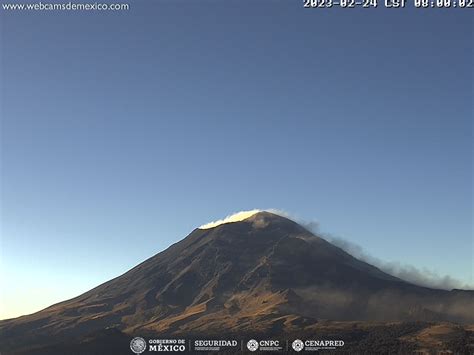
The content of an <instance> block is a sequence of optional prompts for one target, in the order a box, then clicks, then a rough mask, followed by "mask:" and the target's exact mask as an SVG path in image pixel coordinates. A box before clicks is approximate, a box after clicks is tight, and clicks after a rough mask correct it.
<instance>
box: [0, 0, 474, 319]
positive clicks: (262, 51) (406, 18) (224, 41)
mask: <svg viewBox="0 0 474 355" xmlns="http://www.w3.org/2000/svg"><path fill="white" fill-rule="evenodd" d="M131 5H132V9H131V10H130V11H128V12H120V13H115V12H114V13H110V12H109V13H103V12H102V13H85V12H76V13H66V12H59V13H58V12H56V13H46V12H28V13H25V12H23V13H0V16H1V18H0V22H1V30H2V37H1V47H0V50H1V51H0V53H1V61H2V63H1V66H2V77H1V84H2V111H1V115H2V120H1V121H2V122H1V148H2V152H1V154H2V156H1V163H2V166H1V169H2V170H1V185H2V191H1V192H2V195H1V202H2V225H1V227H2V228H1V248H2V249H1V262H2V263H1V268H2V279H3V280H2V284H3V285H2V298H3V299H2V305H1V309H0V316H1V317H10V316H16V315H20V314H24V313H28V312H32V311H35V310H38V309H40V308H42V307H45V306H48V305H50V304H52V303H54V302H57V301H60V300H63V299H65V298H69V297H73V296H76V295H78V294H79V293H81V292H84V291H86V290H88V289H89V288H92V287H93V286H96V285H97V284H99V283H101V282H104V281H106V280H108V279H110V278H112V277H114V276H117V275H119V274H121V273H123V272H125V271H126V270H128V269H129V268H131V267H133V266H134V265H136V264H138V263H139V262H141V261H143V260H144V259H146V258H148V257H150V256H152V255H153V254H155V253H157V252H159V251H161V250H163V249H164V248H166V247H167V246H168V245H170V244H171V243H173V242H176V241H178V240H180V239H181V238H183V237H184V236H186V235H187V234H188V233H189V232H190V231H191V230H192V229H194V228H195V227H197V226H199V225H201V224H203V223H206V222H209V221H211V220H216V219H219V218H222V217H224V216H226V215H228V214H230V213H232V212H235V211H239V210H247V209H253V208H276V209H281V210H285V211H287V212H289V213H291V214H292V215H294V216H297V217H298V218H301V219H305V220H317V221H319V222H320V224H321V229H322V230H323V231H325V232H329V233H332V234H334V235H336V236H340V237H342V238H345V239H347V240H350V241H351V242H353V243H356V244H359V245H361V246H363V247H364V249H365V250H366V251H367V252H369V253H370V254H372V255H375V256H377V257H378V258H380V259H382V260H387V261H399V262H401V263H407V264H411V265H415V266H416V267H419V268H428V269H429V270H433V271H436V272H438V273H440V274H443V275H444V274H448V275H450V276H452V277H455V278H458V279H460V280H462V281H463V282H466V283H470V284H473V282H474V280H473V234H472V231H473V230H472V112H473V111H472V110H473V100H472V97H473V86H472V85H473V84H472V83H473V71H472V62H473V20H472V14H471V13H469V11H464V10H460V9H456V10H454V9H453V10H450V11H441V10H431V9H427V10H414V9H403V10H393V9H392V10H384V9H382V8H379V9H370V10H369V9H364V10H357V9H356V10H336V9H333V10H321V11H320V10H307V9H303V8H302V4H301V3H300V2H297V1H294V2H293V1H291V2H290V1H285V2H284V1H276V0H275V1H250V0H245V1H235V0H232V1H226V2H222V1H217V0H212V1H199V2H194V1H186V2H184V1H166V0H163V1H142V0H134V1H133V2H131Z"/></svg>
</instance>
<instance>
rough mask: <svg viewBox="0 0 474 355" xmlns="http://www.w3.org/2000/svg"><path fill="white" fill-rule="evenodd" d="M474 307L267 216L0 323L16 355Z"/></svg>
mask: <svg viewBox="0 0 474 355" xmlns="http://www.w3.org/2000/svg"><path fill="white" fill-rule="evenodd" d="M466 307H467V308H466ZM469 307H471V308H469ZM472 307H474V296H473V295H472V294H471V293H470V292H451V291H446V290H436V289H429V288H426V287H420V286H416V285H413V284H410V283H408V282H405V281H403V280H401V279H398V278H396V277H394V276H391V275H389V274H386V273H384V272H383V271H381V270H380V269H378V268H376V267H374V266H372V265H370V264H368V263H365V262H363V261H360V260H358V259H356V258H354V257H352V256H351V255H350V254H348V253H347V252H345V251H344V250H342V249H340V248H338V247H336V246H334V245H332V244H331V243H329V242H328V241H326V240H324V239H323V238H321V237H319V236H317V235H315V234H313V233H311V232H310V231H308V230H307V229H305V228H304V227H303V226H301V225H299V224H297V223H296V222H294V221H292V220H290V219H288V218H285V217H282V216H279V215H276V214H272V213H269V212H258V213H256V214H254V215H252V216H251V217H249V218H246V219H244V220H242V221H238V222H231V223H224V224H220V225H218V226H215V227H212V228H209V229H200V228H196V229H194V230H193V231H192V232H191V233H190V234H189V235H188V236H187V237H186V238H184V239H182V240H181V241H179V242H177V243H174V244H172V245H171V246H169V247H168V248H167V249H165V250H163V251H162V252H159V253H157V254H156V255H154V256H152V257H150V258H149V259H147V260H145V261H144V262H142V263H140V264H138V265H137V266H135V267H133V268H132V269H130V270H129V271H127V272H126V273H124V274H122V275H120V276H118V277H116V278H113V279H112V280H110V281H107V282H105V283H103V284H101V285H99V286H97V287H95V288H93V289H91V290H89V291H87V292H85V293H83V294H81V295H79V296H77V297H75V298H73V299H70V300H67V301H64V302H60V303H58V304H55V305H52V306H50V307H48V308H46V309H44V310H42V311H39V312H36V313H34V314H32V315H27V316H22V317H19V318H14V319H9V320H3V321H0V340H1V342H2V344H3V343H5V344H6V348H7V349H9V348H12V347H14V344H15V343H16V342H18V341H20V339H22V341H25V339H26V340H27V343H29V344H45V343H48V341H50V339H51V338H52V337H57V336H61V337H80V336H84V335H86V334H88V333H90V332H99V331H102V330H104V329H117V330H119V331H120V332H123V333H125V334H137V333H139V334H142V333H146V334H153V333H160V334H170V335H173V334H219V333H220V332H222V330H223V329H226V330H229V331H230V330H232V332H236V333H242V334H243V333H250V332H256V333H261V334H265V333H268V332H279V333H290V332H294V331H296V330H298V329H300V328H301V327H302V326H304V327H310V326H312V325H315V324H317V323H318V322H320V321H321V320H325V319H331V320H336V321H451V322H461V323H463V322H464V323H466V322H474V319H473V318H474V315H470V314H469V313H468V312H466V311H465V309H474V308H472ZM2 346H3V345H2ZM0 350H1V348H0Z"/></svg>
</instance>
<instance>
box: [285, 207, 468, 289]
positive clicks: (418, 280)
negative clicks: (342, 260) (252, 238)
mask: <svg viewBox="0 0 474 355" xmlns="http://www.w3.org/2000/svg"><path fill="white" fill-rule="evenodd" d="M280 212H281V214H282V215H283V214H284V215H285V216H286V217H289V218H291V215H290V214H289V213H287V212H284V211H280ZM293 220H295V221H296V222H298V223H299V224H301V225H302V226H304V227H305V228H306V229H308V230H309V231H311V232H313V233H314V234H316V235H317V236H319V237H321V238H323V239H326V240H327V241H328V242H330V243H331V244H333V245H335V246H337V247H339V248H341V249H342V250H344V251H346V252H347V253H349V254H351V255H352V256H354V257H355V258H357V259H359V260H362V261H364V262H366V263H369V264H371V265H373V266H376V267H377V268H379V269H380V270H382V271H384V272H386V273H387V274H390V275H392V276H395V277H398V278H400V279H402V280H405V281H408V282H411V283H413V284H415V285H419V286H425V287H431V288H439V289H445V290H451V289H453V288H457V289H469V290H472V289H474V285H470V284H467V283H465V282H463V281H461V280H459V279H456V278H454V277H451V276H449V275H440V274H439V273H437V272H435V271H433V270H430V269H428V268H419V267H416V266H413V265H410V264H403V263H400V262H397V261H383V260H381V259H379V258H377V257H375V256H373V255H370V254H369V253H368V252H367V251H366V250H365V249H364V248H363V247H362V246H360V245H358V244H356V243H354V242H352V241H349V240H347V239H344V238H341V237H336V236H334V235H332V234H328V233H323V232H321V230H320V225H319V222H317V221H305V220H302V219H300V218H297V217H296V218H293Z"/></svg>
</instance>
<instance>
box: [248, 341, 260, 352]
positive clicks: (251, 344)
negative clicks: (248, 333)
mask: <svg viewBox="0 0 474 355" xmlns="http://www.w3.org/2000/svg"><path fill="white" fill-rule="evenodd" d="M247 349H249V350H250V351H257V350H258V341H256V340H255V339H250V340H249V341H248V342H247Z"/></svg>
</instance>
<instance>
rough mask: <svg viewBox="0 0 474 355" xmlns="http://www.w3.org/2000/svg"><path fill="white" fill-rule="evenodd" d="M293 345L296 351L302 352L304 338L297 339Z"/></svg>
mask: <svg viewBox="0 0 474 355" xmlns="http://www.w3.org/2000/svg"><path fill="white" fill-rule="evenodd" d="M291 347H292V348H293V350H294V351H298V352H300V351H301V350H303V349H304V343H303V341H302V340H299V339H296V340H294V341H293V343H291Z"/></svg>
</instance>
